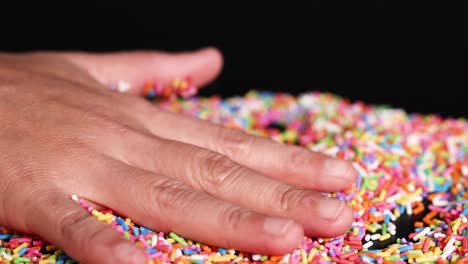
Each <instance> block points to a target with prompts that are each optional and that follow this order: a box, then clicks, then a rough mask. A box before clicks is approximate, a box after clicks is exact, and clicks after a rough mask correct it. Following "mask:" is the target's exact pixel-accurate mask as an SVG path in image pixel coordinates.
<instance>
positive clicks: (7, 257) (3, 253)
mask: <svg viewBox="0 0 468 264" xmlns="http://www.w3.org/2000/svg"><path fill="white" fill-rule="evenodd" d="M2 257H3V258H4V259H6V260H9V261H11V260H13V257H12V256H10V255H7V253H5V251H2Z"/></svg>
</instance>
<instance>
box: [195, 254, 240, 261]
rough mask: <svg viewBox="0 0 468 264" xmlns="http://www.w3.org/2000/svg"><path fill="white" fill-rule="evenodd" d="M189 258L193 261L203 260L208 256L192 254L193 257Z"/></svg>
mask: <svg viewBox="0 0 468 264" xmlns="http://www.w3.org/2000/svg"><path fill="white" fill-rule="evenodd" d="M190 258H191V259H193V260H204V259H206V258H208V256H207V255H198V254H194V255H191V256H190ZM241 260H242V258H241Z"/></svg>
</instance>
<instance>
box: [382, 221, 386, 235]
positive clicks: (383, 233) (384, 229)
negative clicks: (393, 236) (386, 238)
mask: <svg viewBox="0 0 468 264" xmlns="http://www.w3.org/2000/svg"><path fill="white" fill-rule="evenodd" d="M386 234H387V224H386V223H383V224H382V235H386Z"/></svg>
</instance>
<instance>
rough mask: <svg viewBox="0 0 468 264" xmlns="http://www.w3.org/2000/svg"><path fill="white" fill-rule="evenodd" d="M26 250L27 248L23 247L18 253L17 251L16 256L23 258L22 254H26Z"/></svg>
mask: <svg viewBox="0 0 468 264" xmlns="http://www.w3.org/2000/svg"><path fill="white" fill-rule="evenodd" d="M26 250H28V248H25V247H24V248H22V249H20V251H18V255H19V256H20V257H21V256H23V254H24V253H26Z"/></svg>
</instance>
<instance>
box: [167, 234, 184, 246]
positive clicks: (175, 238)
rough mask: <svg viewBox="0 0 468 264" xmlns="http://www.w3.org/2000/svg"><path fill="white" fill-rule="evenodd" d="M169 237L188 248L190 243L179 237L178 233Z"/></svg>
mask: <svg viewBox="0 0 468 264" xmlns="http://www.w3.org/2000/svg"><path fill="white" fill-rule="evenodd" d="M169 236H170V237H171V238H172V239H174V240H175V241H177V242H179V243H180V244H181V245H182V246H188V243H187V242H186V241H185V240H184V239H183V238H181V237H180V236H178V235H177V234H176V233H174V232H171V233H169Z"/></svg>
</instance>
